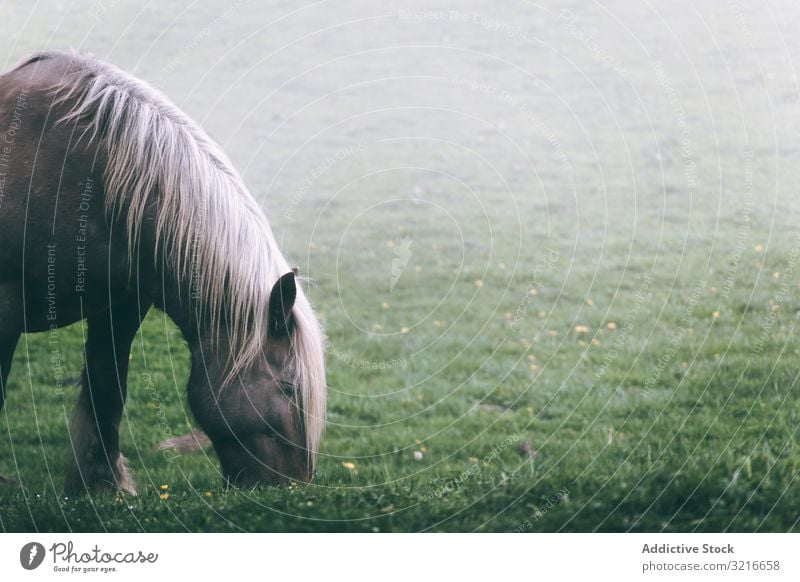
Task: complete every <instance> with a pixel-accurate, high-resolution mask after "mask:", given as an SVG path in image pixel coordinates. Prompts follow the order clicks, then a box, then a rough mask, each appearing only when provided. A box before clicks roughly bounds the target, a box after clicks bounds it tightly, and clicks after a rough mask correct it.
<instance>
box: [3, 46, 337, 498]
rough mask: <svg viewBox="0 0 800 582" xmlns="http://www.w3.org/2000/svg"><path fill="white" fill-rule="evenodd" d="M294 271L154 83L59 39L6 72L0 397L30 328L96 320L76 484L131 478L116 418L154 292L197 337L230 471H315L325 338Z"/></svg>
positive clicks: (249, 200)
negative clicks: (60, 47) (64, 48)
mask: <svg viewBox="0 0 800 582" xmlns="http://www.w3.org/2000/svg"><path fill="white" fill-rule="evenodd" d="M296 274H297V273H296V270H291V269H289V266H288V263H287V262H286V260H285V259H284V257H283V255H282V254H281V252H280V250H279V249H278V246H277V244H276V242H275V238H274V236H273V234H272V231H271V229H270V227H269V224H268V222H267V219H266V218H265V217H264V215H263V213H262V212H261V210H260V208H259V207H258V205H257V204H256V202H255V200H254V199H253V197H252V196H251V195H250V193H249V191H248V190H247V188H246V186H245V185H244V183H243V181H242V180H241V178H240V177H239V175H238V174H237V173H236V171H235V170H234V169H233V167H232V165H231V163H230V161H229V160H228V158H227V157H226V156H225V154H224V153H223V152H222V151H221V149H220V148H219V146H217V145H216V144H215V143H214V142H213V141H212V140H211V139H210V138H209V137H208V136H207V135H206V133H205V132H204V131H203V130H202V129H201V128H200V127H198V126H197V125H196V124H195V123H194V122H192V121H191V120H190V119H189V118H188V117H187V116H186V115H185V114H184V113H183V112H181V111H180V110H179V109H178V108H177V107H175V106H174V105H172V104H171V103H170V102H169V101H168V100H167V99H166V98H164V97H163V96H162V95H160V94H159V93H158V92H156V91H155V90H154V89H152V88H151V87H149V86H148V85H147V84H145V83H144V82H142V81H140V80H137V79H135V78H133V77H131V76H129V75H127V74H126V73H124V72H122V71H121V70H119V69H117V68H116V67H113V66H112V65H109V64H106V63H103V62H100V61H98V60H95V59H93V58H89V57H86V56H80V55H75V54H66V53H56V52H45V53H38V54H34V55H31V56H29V57H28V58H26V59H24V60H23V61H22V62H21V63H19V64H17V65H16V66H15V67H14V68H13V69H12V70H11V71H9V72H7V73H5V74H3V75H2V76H0V408H2V406H3V401H4V397H5V389H6V383H7V379H8V373H9V368H10V365H11V359H12V355H13V353H14V348H15V346H16V344H17V341H18V339H19V337H20V335H21V334H22V333H29V332H41V331H47V330H53V329H56V328H59V327H63V326H65V325H69V324H71V323H74V322H76V321H79V320H82V319H86V320H87V328H88V332H87V338H86V346H85V366H84V370H83V374H82V379H81V385H82V388H81V393H80V396H79V398H78V402H77V405H76V408H75V411H74V414H73V416H72V419H71V422H70V439H71V450H72V454H71V455H70V461H69V463H68V468H67V478H66V488H67V490H69V491H81V490H84V489H88V490H101V489H112V490H114V489H119V490H122V491H126V492H129V493H135V491H136V490H135V487H134V485H133V482H132V481H131V478H130V475H129V474H128V470H127V469H126V466H125V461H124V458H123V457H122V455H121V454H120V451H119V434H118V433H119V423H120V419H121V416H122V410H123V406H124V404H125V398H126V375H127V369H128V360H129V352H130V347H131V342H132V341H133V338H134V335H135V334H136V331H137V329H138V328H139V325H140V323H141V321H142V319H143V318H144V316H145V314H146V313H147V311H148V309H149V308H150V307H151V306H156V307H157V308H159V309H162V310H163V311H164V312H165V313H166V314H167V315H169V317H170V318H172V319H173V320H174V321H175V323H176V324H177V325H178V327H179V328H180V330H181V332H182V334H183V336H184V338H185V339H186V341H187V342H188V344H189V349H190V352H191V362H192V364H191V374H190V377H189V382H188V387H187V390H188V400H189V405H190V407H191V409H192V412H193V413H194V415H195V417H196V418H197V421H198V423H199V424H200V426H201V427H202V429H203V430H204V431H205V432H206V433H207V434H208V435H209V437H210V439H211V441H212V443H213V445H214V448H215V450H216V452H217V454H218V456H219V458H220V463H221V468H222V473H223V475H224V478H225V479H226V480H227V481H228V482H230V483H233V484H243V485H252V484H262V483H263V484H274V483H283V482H286V481H288V480H301V481H308V480H310V479H311V477H312V475H313V467H314V458H315V454H316V451H317V448H318V446H319V441H320V439H321V434H322V430H323V427H324V417H325V370H324V347H323V334H322V331H321V328H320V326H319V324H318V322H317V319H316V318H315V317H314V314H313V312H312V310H311V306H310V304H309V302H308V300H307V299H306V297H305V295H304V294H303V292H302V290H301V289H300V288H299V286H298V284H297V281H296Z"/></svg>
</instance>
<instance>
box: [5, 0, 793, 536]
mask: <svg viewBox="0 0 800 582" xmlns="http://www.w3.org/2000/svg"><path fill="white" fill-rule="evenodd" d="M381 4H382V3H375V4H369V5H367V4H360V3H357V2H344V3H342V5H341V6H340V7H339V8H337V10H335V11H333V9H332V8H331V7H327V8H326V7H325V6H322V7H319V6H314V7H304V8H302V9H297V10H296V11H295V12H293V13H291V14H290V13H289V10H290V9H289V8H287V7H285V6H284V7H283V8H280V7H275V8H274V9H268V8H265V7H264V6H262V5H261V4H256V3H249V2H241V3H239V4H235V5H233V7H232V8H231V9H230V10H229V12H226V13H223V14H222V16H221V15H220V13H218V12H216V11H215V8H214V7H213V6H211V5H198V6H193V7H192V8H189V9H184V8H183V6H181V5H179V4H178V3H175V4H174V5H172V4H170V3H159V7H158V8H155V7H146V8H143V9H140V8H139V7H138V5H134V4H130V5H129V4H126V3H118V4H114V5H113V6H112V8H110V9H108V10H105V11H103V12H102V13H99V12H98V8H97V5H96V4H89V3H87V4H86V5H85V6H84V5H81V8H80V9H78V10H72V11H70V12H69V13H66V12H65V13H61V12H59V11H58V10H55V9H54V10H51V11H49V12H48V11H45V10H41V9H40V10H39V11H37V12H36V13H33V14H28V13H27V9H23V8H13V7H9V8H7V11H9V12H10V15H8V17H7V18H5V21H4V22H3V23H2V24H0V27H3V28H2V29H0V32H2V33H4V36H3V38H5V39H10V40H4V41H2V42H3V43H4V44H2V45H0V54H3V55H6V64H10V63H11V62H12V61H13V60H15V59H16V58H18V57H21V56H22V55H23V54H25V53H26V52H27V51H28V50H32V49H34V48H42V47H43V46H49V47H62V48H63V47H65V46H76V47H82V48H85V49H87V50H92V51H94V52H95V53H97V54H98V55H99V56H103V57H107V58H109V59H110V60H113V61H115V62H117V63H118V64H120V65H121V66H123V67H125V68H127V69H128V70H131V71H134V72H136V74H138V75H140V76H142V77H143V78H145V79H148V80H151V81H152V82H153V83H155V84H157V85H158V86H159V87H160V88H161V89H162V90H163V91H164V92H165V93H166V94H168V95H170V96H171V97H172V98H173V99H174V100H175V101H176V102H177V103H179V104H180V105H181V106H182V107H184V108H185V109H186V110H187V111H188V112H189V113H190V114H191V115H193V116H194V117H195V118H197V119H198V120H201V121H202V123H203V124H204V125H205V126H206V127H207V128H208V129H209V131H210V133H211V134H212V136H214V137H215V138H216V139H218V140H219V141H220V142H221V143H223V144H224V145H225V147H226V148H227V149H228V150H229V151H230V153H231V156H232V158H233V159H234V162H235V163H236V165H237V167H239V168H240V169H241V170H242V171H243V173H244V175H245V178H246V180H247V182H248V184H250V186H251V187H252V190H253V192H254V193H255V194H256V196H257V197H258V198H259V200H261V201H262V202H263V206H264V208H265V211H266V212H267V214H268V216H269V217H270V220H271V222H272V224H273V227H274V229H275V231H276V233H277V234H278V236H279V239H281V240H282V241H283V242H282V246H283V248H284V249H285V250H286V252H287V254H288V256H289V257H291V259H292V261H293V262H294V263H297V264H298V265H300V268H301V270H302V271H303V273H304V274H306V275H308V276H309V277H311V279H312V282H311V284H310V287H309V293H310V295H311V297H312V299H313V301H314V303H315V305H316V307H317V310H318V311H319V313H320V315H321V318H322V319H323V322H324V324H325V327H326V329H327V333H328V337H329V347H328V351H329V355H328V366H329V369H328V380H329V384H330V392H329V416H328V421H329V425H328V431H327V436H326V439H325V441H324V444H323V447H322V451H321V455H320V459H319V467H318V477H317V479H316V481H315V482H314V483H313V484H311V485H303V486H293V487H288V488H282V489H268V490H258V491H226V490H224V489H223V488H222V485H221V480H220V477H219V473H218V468H217V461H216V458H215V457H214V455H213V452H212V451H211V450H210V449H208V450H206V451H199V452H195V453H191V454H189V455H185V456H181V457H179V458H176V459H173V458H171V456H169V455H167V456H165V455H164V454H163V452H161V451H159V450H158V449H157V445H158V443H159V442H160V441H162V440H164V439H165V438H167V437H169V436H173V435H180V434H183V433H186V432H188V431H190V430H191V429H192V427H193V421H192V419H191V415H190V413H189V411H188V408H187V405H186V402H185V390H184V385H185V379H186V377H187V372H188V353H187V351H186V349H185V345H184V342H183V340H182V338H181V337H180V334H179V333H178V332H177V330H176V328H175V327H174V326H173V325H172V323H171V322H170V321H169V320H168V319H166V318H165V316H164V315H163V314H161V313H159V312H153V313H151V314H150V315H149V316H148V319H147V320H146V322H145V324H144V325H143V328H142V331H141V332H140V336H139V338H137V341H136V343H135V348H134V352H133V354H132V366H131V372H130V396H129V405H128V407H127V409H126V410H127V413H126V418H125V420H124V424H123V428H122V448H123V451H124V452H125V453H126V454H127V456H128V457H129V458H130V460H131V466H132V469H133V471H134V476H135V478H136V479H137V482H138V485H139V490H140V495H139V496H138V497H136V498H130V497H99V498H93V499H92V498H88V497H83V498H77V499H73V498H69V499H68V498H65V497H64V496H63V494H62V493H61V490H60V489H61V481H62V478H63V477H62V470H63V465H64V460H65V457H66V450H67V446H68V443H67V436H66V417H67V415H68V413H69V410H70V409H71V406H72V403H73V402H74V400H75V397H76V394H77V389H76V387H74V386H72V383H73V382H74V380H76V379H77V377H78V376H79V374H80V368H81V344H82V333H83V331H82V328H81V326H79V325H76V326H73V327H71V328H68V329H64V330H60V331H59V332H58V335H57V337H56V338H55V339H53V338H51V337H48V336H47V335H30V336H26V337H24V341H23V342H22V343H21V344H20V347H19V349H18V351H17V354H16V358H15V361H14V369H13V371H12V376H11V380H10V385H9V389H8V392H9V397H8V401H7V403H6V406H5V408H4V410H3V412H2V414H0V427H2V430H0V434H2V436H0V473H4V474H6V475H10V476H13V477H14V478H16V479H17V480H18V481H19V484H20V486H19V487H3V488H2V489H0V530H3V531H20V530H23V531H24V530H42V531H61V530H71V531H286V530H289V531H343V530H344V531H367V532H369V531H421V530H424V531H431V530H432V531H595V530H600V531H627V530H633V531H722V530H725V531H796V530H798V529H799V528H800V488H798V477H799V475H798V471H799V470H800V441H799V440H798V427H799V426H800V407H799V406H798V404H797V399H798V395H799V394H800V387H798V374H800V358H798V353H799V352H800V333H798V332H797V329H796V327H797V323H798V317H799V314H800V298H798V291H799V290H800V273H799V272H798V265H797V262H798V260H800V228H798V225H799V224H800V221H799V220H798V219H800V204H798V202H797V196H796V190H797V186H796V185H797V184H798V183H800V182H799V181H798V179H799V178H800V176H799V175H798V169H797V165H798V164H797V152H798V147H797V143H798V137H797V129H798V127H800V106H799V105H798V97H797V96H798V85H797V79H796V77H795V73H794V69H793V61H792V58H793V57H796V56H797V54H798V52H797V49H798V48H800V41H798V40H797V38H796V35H791V34H790V32H789V28H787V27H788V26H789V23H790V22H791V21H793V20H794V21H796V19H792V18H781V19H779V20H780V22H779V21H778V20H775V19H773V18H772V15H771V13H767V12H752V13H751V12H741V11H737V10H739V9H738V8H735V7H730V6H726V7H719V6H717V5H716V4H715V3H713V2H707V3H700V5H699V6H695V7H694V8H691V9H690V8H688V5H687V6H682V5H680V6H679V4H681V3H677V4H675V5H670V7H669V8H661V9H660V10H662V12H658V11H656V10H655V9H654V8H647V7H645V6H640V5H639V3H633V2H615V3H611V6H610V7H608V8H606V9H600V8H594V9H591V10H590V9H588V8H582V7H581V5H580V4H578V3H576V4H575V5H574V6H570V5H565V8H564V9H563V10H560V9H552V10H545V9H539V8H536V7H533V6H531V5H529V4H526V3H522V2H520V3H510V4H509V5H508V6H506V7H503V8H502V9H500V8H497V7H492V6H491V5H489V4H486V3H481V2H471V3H466V4H465V5H464V7H463V8H460V9H459V10H460V12H458V13H455V14H453V13H450V12H447V11H445V12H444V13H443V16H442V17H441V18H439V17H436V18H434V17H430V16H423V15H420V14H417V13H411V12H403V10H405V8H403V7H401V8H402V9H401V10H399V11H398V7H397V6H396V5H394V4H392V3H385V4H383V5H381ZM467 4H468V5H467ZM512 4H513V5H512ZM516 4H519V5H516ZM771 6H772V8H773V10H775V11H776V12H777V11H782V13H784V14H786V13H787V12H788V13H791V14H794V15H795V16H797V14H796V13H797V7H795V6H794V5H792V4H791V3H780V2H776V3H772V4H771ZM408 10H409V11H410V10H412V7H411V5H409V7H408ZM742 10H744V8H742ZM475 14H477V15H478V18H477V19H474V18H473V16H474V15H475ZM282 16H283V17H284V18H283V20H280V21H279V22H277V23H274V24H273V23H271V22H272V21H273V20H276V19H279V18H281V17H282ZM498 23H499V24H498ZM784 23H785V24H784ZM592 31H594V32H593V33H592ZM590 33H591V34H590ZM4 47H7V48H4ZM54 350H55V356H54ZM54 357H56V358H57V359H58V365H54V360H53V358H54ZM58 376H63V378H65V379H66V384H67V385H66V387H65V388H64V389H63V390H60V389H59V387H58V381H57V380H58V378H57V377H58ZM168 457H169V458H168ZM163 486H168V489H165V488H163ZM167 494H168V495H167Z"/></svg>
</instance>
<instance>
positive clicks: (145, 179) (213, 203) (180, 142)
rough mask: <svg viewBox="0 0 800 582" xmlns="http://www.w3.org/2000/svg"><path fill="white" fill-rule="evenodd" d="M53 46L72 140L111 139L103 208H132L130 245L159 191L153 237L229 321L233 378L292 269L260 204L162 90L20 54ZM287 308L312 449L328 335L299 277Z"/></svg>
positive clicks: (82, 64) (91, 67)
mask: <svg viewBox="0 0 800 582" xmlns="http://www.w3.org/2000/svg"><path fill="white" fill-rule="evenodd" d="M51 56H64V57H65V58H68V59H70V60H71V65H70V68H69V71H70V72H69V73H68V74H67V75H66V76H65V77H64V78H63V79H62V80H61V81H59V82H58V83H57V85H56V86H55V87H54V89H55V91H57V102H59V103H64V104H66V105H67V106H68V107H69V112H68V113H67V114H66V115H65V116H64V117H63V118H62V119H61V120H60V121H61V122H64V123H70V122H72V123H77V124H79V125H80V127H81V133H80V134H79V135H80V138H79V141H80V139H85V138H86V137H89V139H90V140H100V143H101V144H102V145H103V146H104V147H105V149H106V152H107V166H106V172H105V186H106V188H105V191H106V201H105V203H106V208H107V210H108V211H109V212H111V213H116V214H117V215H119V214H120V213H122V212H127V216H126V217H125V218H126V224H127V231H128V232H127V234H128V240H129V243H130V244H131V246H130V248H131V249H135V248H137V246H136V243H137V241H138V238H139V236H140V234H141V230H142V228H141V227H142V219H143V216H144V213H145V209H146V208H147V207H148V206H149V205H151V204H154V203H155V206H156V208H157V219H156V220H157V223H156V228H155V232H156V233H157V235H156V237H157V240H156V248H163V249H164V250H165V254H166V256H168V257H170V260H171V261H172V267H173V268H174V269H175V271H176V273H177V274H178V276H179V278H180V280H184V281H185V280H191V281H192V284H193V285H192V286H193V291H192V293H193V294H196V296H197V297H198V298H200V300H199V301H198V304H199V308H200V309H202V310H203V311H204V312H205V313H206V314H207V315H208V316H209V318H210V324H211V328H212V329H213V330H215V333H218V331H219V327H220V325H221V322H222V321H223V318H224V321H226V322H228V325H229V335H230V341H231V344H232V345H231V349H232V353H233V354H234V356H233V361H232V370H231V373H230V375H229V379H232V378H233V377H235V375H236V373H237V372H239V371H241V370H242V369H243V368H244V367H246V366H248V365H249V364H250V363H252V362H253V361H254V360H255V359H256V358H258V357H261V354H262V353H263V350H264V348H265V347H266V343H267V341H268V340H267V335H268V333H267V331H268V329H269V328H268V321H267V316H268V306H269V297H270V291H271V290H272V286H273V284H274V283H275V282H276V281H277V280H278V278H279V277H280V276H281V275H283V274H285V273H287V272H288V271H289V264H288V263H287V261H286V259H285V258H284V256H283V254H282V253H281V252H280V250H279V248H278V245H277V242H276V241H275V237H274V235H273V233H272V229H271V228H270V226H269V223H268V221H267V219H266V217H265V216H264V213H263V212H262V211H261V208H260V207H259V206H258V204H257V203H256V201H255V199H254V198H253V196H252V195H251V194H250V192H249V190H248V189H247V187H246V186H245V184H244V182H243V180H242V179H241V177H240V176H239V174H238V173H237V172H236V170H234V168H233V166H232V164H231V162H230V161H229V160H228V157H227V156H226V155H225V153H224V152H223V151H222V149H221V148H220V147H219V146H218V145H217V144H216V143H215V142H214V141H213V140H212V139H211V138H210V137H208V135H207V134H206V133H205V131H203V129H202V128H200V127H199V126H198V125H197V124H196V123H194V122H193V121H192V120H191V119H189V117H188V116H187V115H186V114H184V113H183V112H182V111H181V110H180V109H178V108H177V107H176V106H175V105H173V104H172V103H171V102H170V101H169V100H168V99H167V98H166V97H164V96H163V95H162V94H161V93H159V92H158V91H156V90H155V89H153V88H152V87H150V86H149V85H148V84H147V83H145V82H143V81H141V80H138V79H136V78H134V77H132V76H130V75H128V74H127V73H125V72H123V71H122V70H120V69H118V68H117V67H114V66H113V65H110V64H108V63H104V62H101V61H98V60H96V59H94V58H91V57H87V56H83V55H78V54H67V55H63V54H61V53H39V54H35V55H31V56H30V57H28V58H27V59H26V60H25V61H24V62H23V63H22V64H20V65H18V66H22V65H24V64H25V63H30V62H34V61H36V60H42V59H45V58H48V57H51ZM154 198H155V200H154ZM293 315H294V318H295V326H294V331H293V335H292V351H293V354H294V361H295V367H294V374H295V385H296V386H297V387H298V389H299V390H300V395H301V398H302V402H303V408H304V414H305V429H306V441H307V448H308V451H309V454H310V456H311V459H312V460H313V459H314V456H315V455H316V452H317V450H318V448H319V442H320V440H321V438H322V432H323V429H324V424H325V394H326V385H325V374H324V345H323V342H324V335H323V332H322V329H321V327H320V325H319V323H318V321H317V318H316V317H315V316H314V313H313V311H312V309H311V305H310V303H309V301H308V299H307V298H306V296H305V294H304V293H303V292H302V290H301V289H299V288H298V293H297V300H296V302H295V306H294V310H293ZM215 337H216V335H215Z"/></svg>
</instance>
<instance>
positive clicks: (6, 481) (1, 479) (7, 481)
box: [0, 475, 17, 485]
mask: <svg viewBox="0 0 800 582" xmlns="http://www.w3.org/2000/svg"><path fill="white" fill-rule="evenodd" d="M16 484H17V482H16V481H15V480H14V479H12V478H11V477H6V476H5V475H0V485H16Z"/></svg>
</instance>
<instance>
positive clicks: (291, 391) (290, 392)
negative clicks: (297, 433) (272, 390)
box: [280, 382, 297, 398]
mask: <svg viewBox="0 0 800 582" xmlns="http://www.w3.org/2000/svg"><path fill="white" fill-rule="evenodd" d="M280 384H281V391H282V392H283V393H284V394H285V395H286V396H288V397H289V398H293V397H294V395H295V392H297V388H296V387H295V385H294V384H292V383H291V382H281V383H280Z"/></svg>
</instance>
